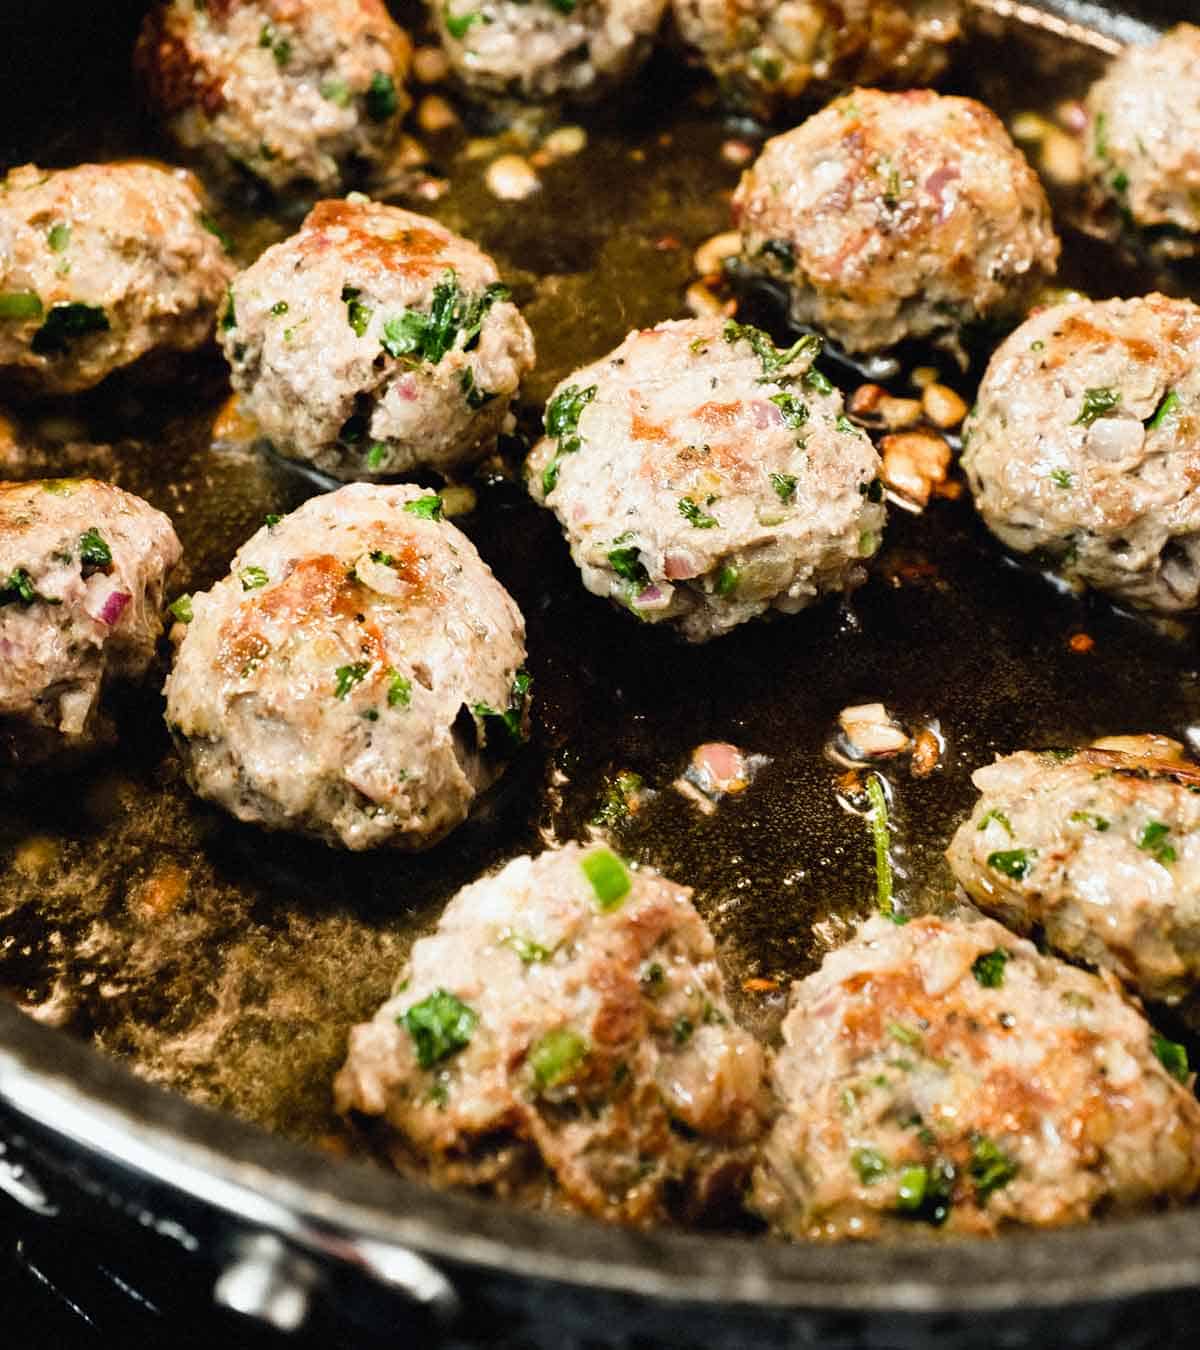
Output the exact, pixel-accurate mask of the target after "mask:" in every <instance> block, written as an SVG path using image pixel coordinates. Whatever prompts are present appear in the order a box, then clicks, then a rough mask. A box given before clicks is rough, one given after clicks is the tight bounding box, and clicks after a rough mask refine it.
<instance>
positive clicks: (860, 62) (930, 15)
mask: <svg viewBox="0 0 1200 1350" xmlns="http://www.w3.org/2000/svg"><path fill="white" fill-rule="evenodd" d="M672 7H673V11H674V15H675V22H676V24H677V25H678V28H679V31H680V33H681V35H682V36H683V38H684V40H685V42H687V43H689V44H690V45H691V46H692V47H694V48H695V49H696V50H697V51H698V53H699V55H700V57H701V59H702V60H703V61H704V63H705V64H706V65H707V66H708V68H709V69H710V70H711V71H712V72H713V74H714V75H715V76H716V77H717V79H718V80H719V81H720V83H721V87H722V90H723V91H724V92H725V94H726V95H727V96H728V97H729V98H730V100H731V101H732V102H733V103H735V104H737V105H740V106H743V107H745V108H747V109H748V110H750V111H752V112H755V113H757V114H758V115H760V116H770V115H771V114H772V113H774V112H777V111H778V110H779V108H780V106H781V105H784V104H786V103H788V102H789V101H791V100H794V99H796V98H798V97H800V95H802V94H804V93H811V92H812V91H813V90H814V88H824V87H826V86H829V85H834V86H836V85H842V86H845V85H847V84H883V85H917V84H930V83H932V81H933V80H935V79H936V78H937V77H938V75H940V74H941V72H942V70H943V69H944V68H945V65H946V59H947V52H948V49H949V46H950V44H951V43H952V42H954V41H955V39H956V38H957V37H958V36H959V32H960V27H959V21H960V18H961V13H962V0H782V3H781V0H733V3H730V0H673V6H672Z"/></svg>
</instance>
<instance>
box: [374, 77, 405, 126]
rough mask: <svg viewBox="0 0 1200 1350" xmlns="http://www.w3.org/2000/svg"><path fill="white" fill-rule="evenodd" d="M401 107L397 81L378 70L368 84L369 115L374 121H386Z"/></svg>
mask: <svg viewBox="0 0 1200 1350" xmlns="http://www.w3.org/2000/svg"><path fill="white" fill-rule="evenodd" d="M399 107H400V100H399V99H398V98H397V96H396V85H395V82H394V81H393V79H392V77H391V76H390V75H387V74H385V73H384V72H383V71H382V70H377V71H376V72H375V74H374V75H372V76H371V83H370V84H369V85H368V86H367V116H368V117H369V118H370V119H371V121H372V122H386V121H387V120H388V118H389V117H394V116H395V115H396V110H397V109H398V108H399Z"/></svg>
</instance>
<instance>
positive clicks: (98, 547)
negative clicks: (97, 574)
mask: <svg viewBox="0 0 1200 1350" xmlns="http://www.w3.org/2000/svg"><path fill="white" fill-rule="evenodd" d="M79 561H80V562H81V563H82V564H83V565H84V567H95V568H105V567H111V566H112V549H110V548H109V546H108V544H107V543H106V542H105V540H104V536H103V535H102V534H101V533H100V531H99V530H98V529H96V527H95V526H94V525H93V526H92V527H91V529H88V530H85V531H84V532H83V534H81V535H80V537H79Z"/></svg>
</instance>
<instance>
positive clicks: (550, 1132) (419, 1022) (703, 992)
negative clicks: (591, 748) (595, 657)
mask: <svg viewBox="0 0 1200 1350" xmlns="http://www.w3.org/2000/svg"><path fill="white" fill-rule="evenodd" d="M690 894H691V892H690V891H689V890H688V889H687V888H686V887H683V886H676V885H675V884H674V883H673V882H670V881H667V880H666V879H665V878H664V877H660V876H658V875H656V874H655V873H654V872H652V871H650V870H649V869H647V868H641V869H638V870H636V871H634V870H631V869H628V868H627V867H626V866H625V865H624V864H623V863H622V862H621V860H620V859H618V858H617V857H616V855H615V854H613V853H611V852H610V851H609V850H608V849H607V848H603V847H596V848H591V849H584V848H581V847H579V846H578V845H575V844H569V845H567V846H566V847H565V848H561V849H557V850H555V851H553V852H549V853H543V854H542V855H541V856H540V857H539V858H536V859H535V858H527V857H525V858H517V859H515V860H514V861H513V862H511V863H509V864H508V866H507V867H505V868H504V869H503V870H502V871H501V872H499V873H498V874H497V875H495V876H492V877H485V878H484V879H483V880H482V881H477V882H475V883H474V884H473V885H470V886H467V887H466V888H465V889H464V890H461V891H460V892H459V893H458V894H457V895H456V896H455V897H454V899H452V900H451V901H450V904H449V905H448V906H447V907H446V911H445V913H444V914H443V915H442V918H441V921H440V923H439V924H438V928H437V931H436V932H435V933H434V934H433V935H432V936H431V937H427V938H422V939H421V940H420V941H419V942H417V943H416V945H415V946H414V947H413V951H412V959H411V961H410V962H409V965H408V967H407V969H406V970H405V971H404V972H403V977H402V979H401V981H400V982H399V983H398V984H397V986H396V992H395V994H394V995H393V997H392V998H390V999H389V1000H388V1001H387V1002H386V1003H385V1004H384V1005H383V1007H382V1008H380V1009H379V1011H378V1013H376V1015H375V1018H374V1020H373V1021H371V1022H368V1023H365V1024H364V1025H362V1026H358V1027H355V1028H354V1030H353V1031H352V1032H351V1034H350V1051H349V1056H348V1058H347V1061H346V1064H345V1066H344V1067H343V1069H342V1070H341V1072H340V1074H339V1075H338V1077H337V1080H336V1082H335V1085H334V1094H335V1099H336V1104H337V1107H338V1109H339V1110H340V1111H343V1112H349V1111H354V1112H359V1113H361V1114H362V1115H365V1116H367V1117H380V1118H382V1125H383V1128H384V1131H385V1132H386V1134H387V1136H388V1139H389V1142H390V1146H391V1150H392V1153H393V1156H394V1158H395V1160H396V1162H397V1164H398V1165H400V1166H405V1167H407V1166H411V1165H412V1163H413V1162H418V1163H422V1164H424V1165H426V1166H427V1167H428V1168H429V1170H430V1171H431V1173H432V1176H433V1178H434V1179H435V1180H436V1181H438V1182H440V1183H443V1184H452V1185H467V1186H474V1187H478V1188H484V1189H487V1190H489V1191H492V1192H494V1193H497V1194H500V1195H508V1196H517V1197H520V1198H524V1199H526V1200H529V1201H533V1202H535V1203H542V1204H544V1203H547V1202H549V1203H557V1204H563V1205H566V1206H568V1207H571V1208H574V1209H578V1210H582V1211H584V1212H586V1213H589V1214H593V1215H596V1216H599V1217H602V1218H607V1219H617V1220H621V1221H624V1222H627V1223H649V1222H651V1221H653V1220H655V1219H661V1218H665V1217H668V1215H671V1214H679V1213H681V1212H682V1213H687V1214H688V1215H690V1216H691V1217H700V1216H702V1215H703V1214H704V1213H706V1212H707V1211H709V1210H710V1208H711V1207H712V1206H713V1205H714V1204H717V1203H719V1202H720V1201H721V1200H723V1199H725V1198H727V1196H728V1194H729V1192H730V1191H731V1190H733V1189H735V1188H736V1185H737V1183H739V1182H740V1181H742V1180H744V1178H745V1176H746V1173H747V1171H748V1162H749V1157H748V1146H749V1145H750V1144H751V1143H752V1141H753V1140H754V1138H755V1137H756V1135H757V1133H758V1130H759V1127H760V1110H761V1107H762V1105H763V1102H762V1100H761V1083H762V1071H763V1063H762V1051H761V1049H760V1047H759V1046H758V1044H757V1042H755V1041H754V1040H753V1038H752V1037H751V1036H750V1035H749V1034H748V1033H746V1032H745V1031H743V1030H741V1029H740V1028H739V1027H738V1026H736V1025H735V1024H734V1021H733V1018H732V1015H731V1013H730V1011H729V1006H728V1004H727V1003H726V1001H725V992H724V984H723V981H722V978H721V973H720V971H719V969H718V967H717V963H716V954H715V948H714V944H713V939H712V935H711V934H710V933H709V931H708V929H707V927H706V926H705V924H704V921H703V920H702V919H701V918H700V916H699V915H698V914H697V913H696V910H695V909H694V908H693V906H692V903H691V900H690Z"/></svg>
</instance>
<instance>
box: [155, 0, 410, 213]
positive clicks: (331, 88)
mask: <svg viewBox="0 0 1200 1350" xmlns="http://www.w3.org/2000/svg"><path fill="white" fill-rule="evenodd" d="M411 50H412V47H411V43H410V42H409V40H408V37H407V35H406V34H405V33H404V32H403V30H402V29H400V28H398V27H397V26H396V24H395V23H394V22H393V20H392V18H391V16H390V15H389V14H388V11H387V7H386V5H384V3H383V0H157V3H155V5H154V6H153V7H152V8H151V10H150V12H149V14H148V15H147V16H146V20H145V23H144V24H143V26H142V31H141V35H140V37H139V39H138V44H137V49H136V53H135V58H134V61H135V65H136V67H137V71H138V74H139V76H140V78H141V81H142V84H143V86H144V88H145V90H146V93H147V96H148V98H149V101H150V103H151V105H152V106H153V108H154V110H155V111H156V112H157V113H159V114H160V115H161V116H162V118H163V119H164V121H165V124H166V129H167V131H168V133H169V134H170V135H171V136H172V137H173V138H174V140H175V141H176V142H177V143H178V144H179V145H180V146H182V147H183V148H184V149H186V150H191V151H194V152H196V153H197V154H198V155H200V156H201V157H202V158H203V159H205V160H206V161H207V162H208V163H209V165H210V166H212V167H213V168H214V169H215V170H217V171H218V172H221V173H228V172H229V170H230V169H231V168H237V169H240V170H243V171H245V172H248V173H250V174H252V175H253V176H254V177H255V178H258V179H260V180H261V181H262V182H264V183H266V184H267V185H268V186H269V187H271V188H273V189H274V190H275V191H277V192H282V191H285V190H288V189H295V190H305V191H315V192H322V193H324V192H336V191H337V189H338V188H339V187H340V186H341V185H342V184H343V182H345V181H347V180H353V179H356V178H359V177H362V176H363V174H364V173H365V172H367V171H368V170H371V169H373V168H376V167H378V166H380V165H382V164H385V163H386V162H387V160H388V158H389V157H390V155H391V154H392V151H393V148H394V146H395V143H396V138H397V135H398V134H399V130H400V122H401V119H402V117H403V115H404V112H405V110H406V109H407V107H408V102H409V100H408V96H407V94H406V93H405V89H404V82H405V80H406V78H407V76H408V66H409V58H410V55H411Z"/></svg>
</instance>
